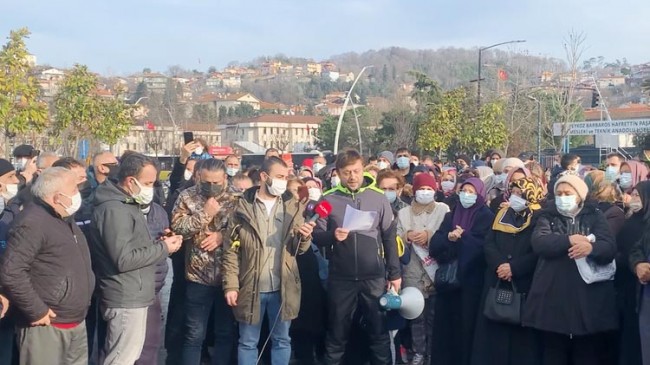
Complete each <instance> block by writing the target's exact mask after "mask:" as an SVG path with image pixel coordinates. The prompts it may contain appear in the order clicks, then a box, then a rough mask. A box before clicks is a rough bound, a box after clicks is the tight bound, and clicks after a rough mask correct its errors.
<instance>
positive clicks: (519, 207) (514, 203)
mask: <svg viewBox="0 0 650 365" xmlns="http://www.w3.org/2000/svg"><path fill="white" fill-rule="evenodd" d="M508 202H509V203H510V208H512V210H514V211H515V212H517V213H519V212H521V211H523V210H524V209H526V206H528V202H527V201H526V199H524V198H522V197H520V196H518V195H510V199H508Z"/></svg>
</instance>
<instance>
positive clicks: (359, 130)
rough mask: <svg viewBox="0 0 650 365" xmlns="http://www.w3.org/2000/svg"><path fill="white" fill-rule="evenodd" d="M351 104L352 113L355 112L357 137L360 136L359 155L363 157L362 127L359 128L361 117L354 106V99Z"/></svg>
mask: <svg viewBox="0 0 650 365" xmlns="http://www.w3.org/2000/svg"><path fill="white" fill-rule="evenodd" d="M350 102H351V103H352V111H353V112H354V121H355V122H356V124H357V135H358V136H359V153H361V154H362V155H363V143H362V142H361V126H359V117H358V116H357V108H356V106H355V105H354V102H353V101H352V99H350Z"/></svg>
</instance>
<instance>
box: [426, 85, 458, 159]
mask: <svg viewBox="0 0 650 365" xmlns="http://www.w3.org/2000/svg"><path fill="white" fill-rule="evenodd" d="M466 97H467V95H466V93H465V91H464V89H454V90H450V91H447V92H445V93H444V94H443V95H442V98H441V100H440V101H439V102H438V103H436V104H434V105H432V106H431V108H430V112H429V118H428V119H427V120H426V121H425V122H424V123H422V125H421V126H420V133H419V134H418V140H417V144H418V146H419V147H420V148H421V149H423V150H425V151H435V152H437V153H438V154H439V155H441V154H442V151H444V150H446V149H447V148H449V147H450V146H451V144H452V142H453V141H454V139H455V138H456V136H458V134H459V133H460V125H461V123H462V122H464V120H463V119H464V117H465V116H464V112H463V108H462V104H463V100H464V99H465V98H466Z"/></svg>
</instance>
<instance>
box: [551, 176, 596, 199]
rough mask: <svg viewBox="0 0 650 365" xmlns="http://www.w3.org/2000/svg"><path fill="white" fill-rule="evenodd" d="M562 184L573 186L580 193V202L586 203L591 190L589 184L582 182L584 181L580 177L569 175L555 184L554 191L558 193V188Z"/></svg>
mask: <svg viewBox="0 0 650 365" xmlns="http://www.w3.org/2000/svg"><path fill="white" fill-rule="evenodd" d="M560 184H569V185H571V186H572V187H573V188H574V189H575V190H576V191H577V192H578V196H579V197H580V200H582V201H583V202H584V201H585V199H587V194H588V193H589V188H588V187H587V184H585V182H584V181H582V179H581V178H580V177H579V176H577V175H571V174H567V175H564V176H562V177H560V178H559V179H558V180H557V182H556V183H555V186H554V187H553V191H555V192H556V193H557V187H558V185H560Z"/></svg>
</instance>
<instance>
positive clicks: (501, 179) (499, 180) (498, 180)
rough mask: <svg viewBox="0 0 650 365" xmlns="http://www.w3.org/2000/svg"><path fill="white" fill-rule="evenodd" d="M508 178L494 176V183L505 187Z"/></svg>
mask: <svg viewBox="0 0 650 365" xmlns="http://www.w3.org/2000/svg"><path fill="white" fill-rule="evenodd" d="M507 178H508V176H507V175H506V174H499V175H494V181H495V182H496V184H497V185H500V186H503V184H505V183H506V179H507Z"/></svg>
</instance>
